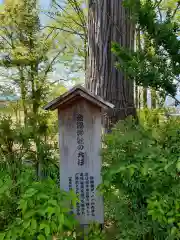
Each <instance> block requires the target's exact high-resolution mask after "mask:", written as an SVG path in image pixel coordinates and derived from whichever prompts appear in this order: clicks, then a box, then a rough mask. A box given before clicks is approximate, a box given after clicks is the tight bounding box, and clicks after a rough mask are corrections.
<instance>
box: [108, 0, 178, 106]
mask: <svg viewBox="0 0 180 240" xmlns="http://www.w3.org/2000/svg"><path fill="white" fill-rule="evenodd" d="M125 2H126V6H127V7H128V9H131V11H132V12H133V18H134V20H135V22H136V24H138V26H139V27H140V29H141V31H143V33H146V35H147V36H148V38H149V40H150V43H151V51H146V50H145V49H143V50H142V51H137V52H134V51H127V49H124V48H122V47H121V46H119V44H114V46H113V52H114V53H115V55H116V56H117V57H118V63H117V67H118V68H119V69H121V70H122V69H123V71H125V72H126V74H127V75H128V76H129V78H130V79H132V80H135V81H136V83H137V84H138V85H140V86H143V87H146V88H152V89H153V90H155V91H158V96H160V95H161V97H164V96H165V95H166V94H169V95H171V96H172V97H173V98H175V96H176V90H177V85H178V83H179V82H180V78H179V74H180V68H179V65H180V54H179V52H180V41H179V38H178V36H179V21H178V20H177V19H178V17H177V16H178V13H179V11H180V2H179V1H177V0H176V1H175V0H173V1H172V2H174V5H173V7H172V8H169V7H168V8H165V7H163V6H161V3H162V1H153V0H151V1H150V0H145V1H133V0H126V1H125ZM154 106H155V103H154Z"/></svg>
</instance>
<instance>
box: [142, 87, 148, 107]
mask: <svg viewBox="0 0 180 240" xmlns="http://www.w3.org/2000/svg"><path fill="white" fill-rule="evenodd" d="M147 100H148V99H147V88H143V108H147Z"/></svg>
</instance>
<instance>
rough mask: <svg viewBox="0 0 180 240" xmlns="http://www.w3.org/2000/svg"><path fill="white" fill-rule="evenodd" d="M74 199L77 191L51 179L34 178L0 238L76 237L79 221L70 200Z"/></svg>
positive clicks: (73, 200) (73, 201)
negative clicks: (63, 188)
mask: <svg viewBox="0 0 180 240" xmlns="http://www.w3.org/2000/svg"><path fill="white" fill-rule="evenodd" d="M4 200H5V199H4ZM75 202H76V197H75V195H73V194H70V193H68V194H67V193H65V192H62V191H60V190H59V187H58V186H57V185H56V183H55V182H53V181H52V180H44V181H41V182H35V181H34V182H32V183H31V184H30V185H29V186H27V187H25V189H24V193H22V194H21V196H20V197H19V200H18V202H17V209H16V210H17V215H16V216H15V217H14V219H13V221H12V222H11V223H10V224H9V225H8V226H7V228H6V229H5V230H4V231H3V232H1V234H0V236H1V238H0V239H7V240H10V239H17V240H20V239H40V240H41V239H52V237H53V236H56V237H59V238H58V239H67V238H66V237H67V236H68V235H69V238H68V239H73V237H72V236H71V235H72V231H73V230H74V227H75V225H76V221H75V219H74V217H73V215H71V214H70V203H73V204H75ZM70 237H71V238H70Z"/></svg>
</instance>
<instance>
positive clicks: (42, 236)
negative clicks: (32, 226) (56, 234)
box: [38, 234, 46, 240]
mask: <svg viewBox="0 0 180 240" xmlns="http://www.w3.org/2000/svg"><path fill="white" fill-rule="evenodd" d="M38 240H46V238H45V237H44V235H42V234H40V235H39V236H38Z"/></svg>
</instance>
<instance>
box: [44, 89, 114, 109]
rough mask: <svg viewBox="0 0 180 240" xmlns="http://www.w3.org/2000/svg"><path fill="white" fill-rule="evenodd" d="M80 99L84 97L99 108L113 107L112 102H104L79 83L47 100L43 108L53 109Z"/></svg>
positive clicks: (63, 106)
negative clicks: (56, 96)
mask: <svg viewBox="0 0 180 240" xmlns="http://www.w3.org/2000/svg"><path fill="white" fill-rule="evenodd" d="M80 99H85V100H87V101H89V102H91V103H92V104H94V105H96V106H98V107H100V108H114V105H113V104H111V103H109V102H106V101H104V100H103V99H102V98H101V97H99V96H96V95H94V94H92V93H91V92H90V91H88V90H87V89H85V88H84V87H82V86H81V85H77V86H75V87H73V88H72V89H71V90H70V91H68V92H65V93H64V94H62V95H61V96H60V97H58V98H56V99H54V100H52V101H51V102H49V103H48V104H47V105H46V106H45V107H44V109H45V110H55V109H56V108H59V109H60V108H65V107H66V105H69V104H70V103H72V104H73V102H74V101H76V100H80Z"/></svg>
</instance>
